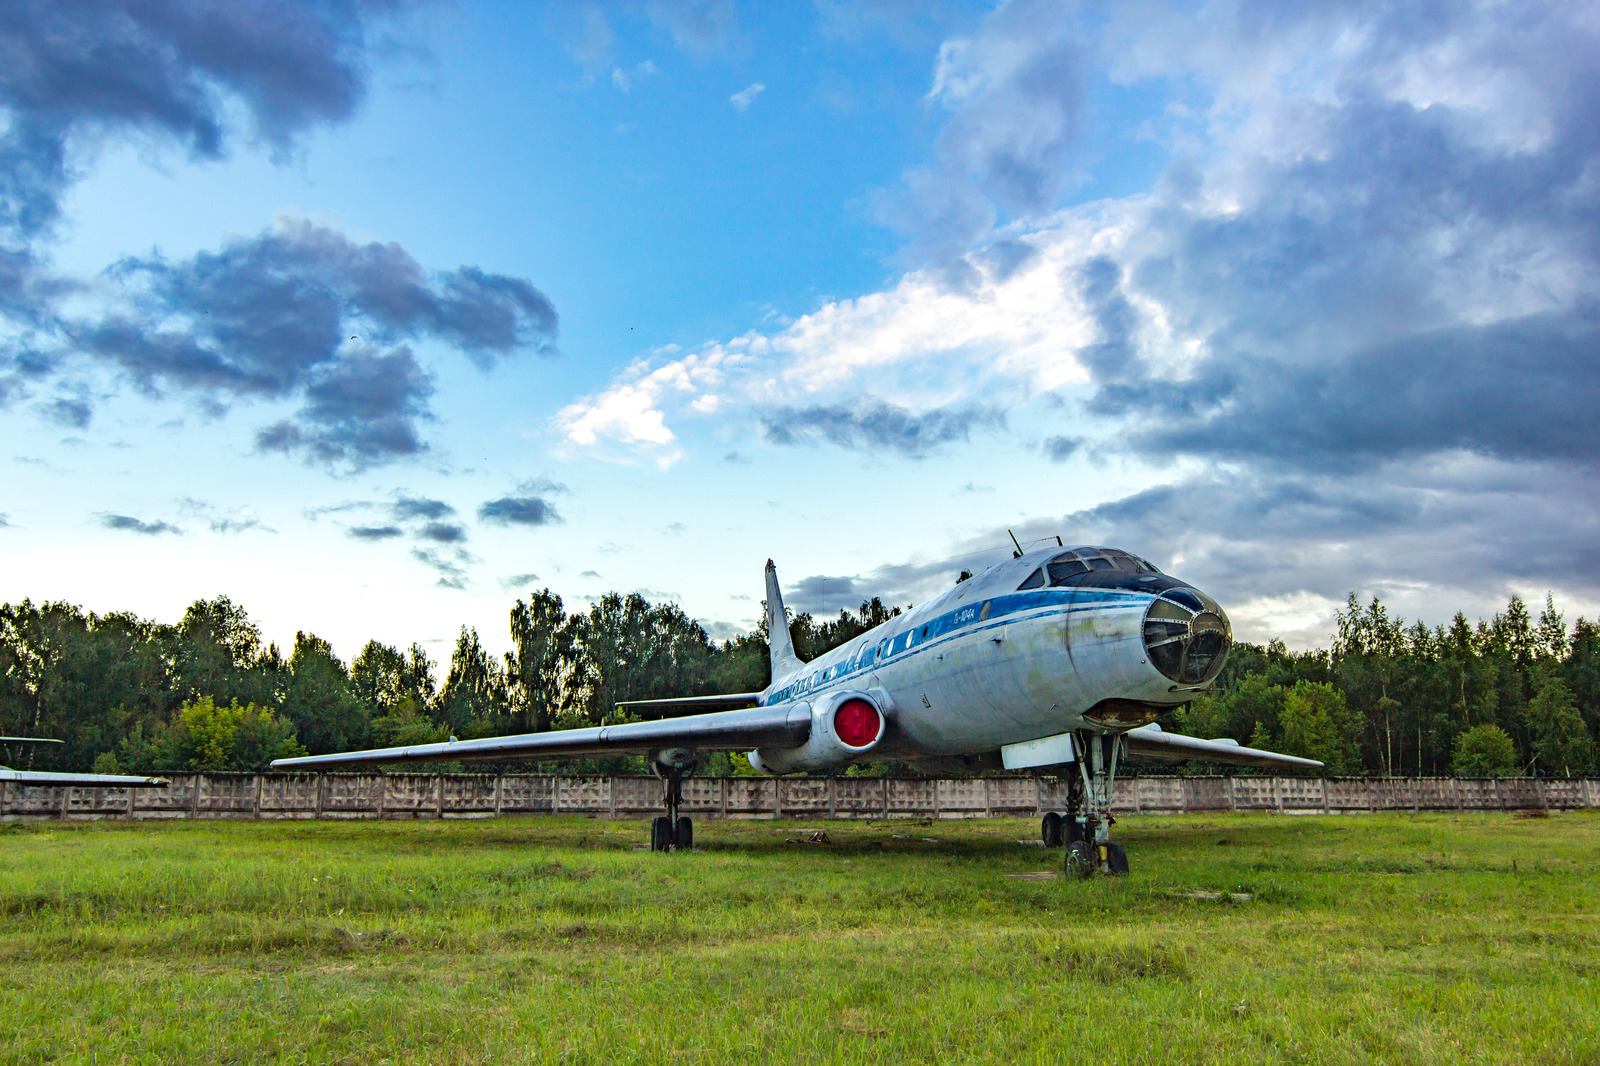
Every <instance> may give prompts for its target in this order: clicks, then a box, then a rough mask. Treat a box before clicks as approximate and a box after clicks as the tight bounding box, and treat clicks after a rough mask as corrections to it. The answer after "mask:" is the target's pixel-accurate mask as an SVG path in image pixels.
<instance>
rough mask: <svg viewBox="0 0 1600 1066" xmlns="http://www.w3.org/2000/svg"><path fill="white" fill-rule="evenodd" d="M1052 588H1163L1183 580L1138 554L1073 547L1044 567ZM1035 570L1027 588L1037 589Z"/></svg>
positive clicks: (1111, 549)
mask: <svg viewBox="0 0 1600 1066" xmlns="http://www.w3.org/2000/svg"><path fill="white" fill-rule="evenodd" d="M1044 572H1045V573H1046V574H1048V575H1049V581H1050V585H1051V586H1052V587H1062V586H1072V587H1076V586H1082V587H1084V588H1128V589H1149V590H1151V591H1159V590H1160V589H1163V588H1168V587H1175V586H1180V585H1182V584H1183V582H1181V581H1175V580H1173V579H1172V578H1168V577H1165V576H1164V575H1163V574H1162V573H1161V571H1160V570H1157V569H1156V568H1155V567H1154V566H1151V565H1150V564H1149V563H1147V562H1145V561H1144V560H1143V559H1141V558H1139V557H1138V556H1137V555H1130V554H1129V553H1128V552H1125V551H1122V550H1120V549H1117V548H1073V549H1071V550H1070V551H1064V552H1062V553H1061V554H1059V555H1057V556H1056V557H1055V558H1053V559H1051V560H1050V561H1049V562H1048V563H1046V564H1045V566H1044ZM1039 576H1040V575H1039V572H1038V571H1035V572H1034V573H1033V574H1032V575H1030V576H1029V578H1028V581H1027V582H1024V583H1023V585H1022V587H1023V588H1037V587H1038V586H1037V585H1034V584H1030V583H1029V582H1032V581H1034V580H1035V579H1036V578H1038V577H1039Z"/></svg>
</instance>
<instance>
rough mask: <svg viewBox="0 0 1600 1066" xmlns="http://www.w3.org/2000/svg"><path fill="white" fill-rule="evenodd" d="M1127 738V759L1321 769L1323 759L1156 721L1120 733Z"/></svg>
mask: <svg viewBox="0 0 1600 1066" xmlns="http://www.w3.org/2000/svg"><path fill="white" fill-rule="evenodd" d="M1123 736H1124V737H1126V738H1127V741H1128V757H1129V758H1130V759H1148V760H1153V761H1156V762H1187V761H1189V760H1194V761H1196V762H1216V763H1228V764H1229V765H1233V766H1265V767H1278V766H1293V767H1299V768H1300V769H1303V770H1320V769H1322V765H1323V764H1322V763H1320V762H1318V761H1317V760H1315V759H1302V758H1299V757H1298V756H1295V755H1280V754H1278V753H1277V752H1275V751H1262V750H1261V749H1260V748H1246V747H1242V746H1241V745H1240V744H1239V742H1238V741H1236V740H1201V739H1200V738H1199V737H1186V736H1184V735H1183V734H1182V733H1168V732H1166V731H1165V730H1163V729H1162V728H1161V727H1160V726H1158V725H1147V726H1141V727H1140V728H1138V729H1130V730H1128V732H1126V733H1124V734H1123Z"/></svg>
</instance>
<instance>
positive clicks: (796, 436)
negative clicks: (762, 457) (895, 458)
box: [761, 398, 1005, 459]
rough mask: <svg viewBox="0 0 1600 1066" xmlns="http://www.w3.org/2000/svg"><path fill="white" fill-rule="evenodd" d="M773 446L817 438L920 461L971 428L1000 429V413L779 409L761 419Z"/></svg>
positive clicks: (890, 407) (873, 405) (863, 406)
mask: <svg viewBox="0 0 1600 1066" xmlns="http://www.w3.org/2000/svg"><path fill="white" fill-rule="evenodd" d="M761 423H762V430H763V432H764V434H765V436H766V439H767V440H768V441H770V442H771V443H773V444H780V445H796V444H805V443H810V442H812V441H815V440H818V439H821V440H826V441H828V442H829V443H832V444H836V445H838V446H839V447H841V448H853V449H861V450H871V449H874V448H878V449H885V448H886V449H889V450H892V451H896V452H899V453H900V454H901V455H904V456H907V457H908V458H912V459H919V458H922V457H923V456H924V455H926V454H927V453H928V452H929V451H931V450H933V449H934V448H937V447H939V446H940V445H943V444H950V443H952V442H954V441H965V440H967V439H968V437H969V434H970V433H971V431H972V429H973V428H974V427H987V426H1000V425H1004V423H1005V416H1004V414H1003V413H1002V412H1001V411H999V410H997V409H995V408H987V407H977V406H968V407H960V408H940V409H937V410H933V411H928V412H926V413H924V414H920V415H918V414H913V413H912V412H911V411H909V410H907V409H906V408H904V407H898V406H895V405H894V404H888V403H884V402H883V401H882V400H873V399H871V398H866V399H863V400H860V401H858V402H857V403H855V404H828V405H817V406H813V407H779V408H774V409H772V410H769V411H767V412H765V413H764V414H763V415H762V416H761Z"/></svg>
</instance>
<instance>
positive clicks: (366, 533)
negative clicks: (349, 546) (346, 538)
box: [346, 526, 405, 540]
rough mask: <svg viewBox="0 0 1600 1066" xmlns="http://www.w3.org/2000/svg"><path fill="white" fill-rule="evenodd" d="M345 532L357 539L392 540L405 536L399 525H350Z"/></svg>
mask: <svg viewBox="0 0 1600 1066" xmlns="http://www.w3.org/2000/svg"><path fill="white" fill-rule="evenodd" d="M346 532H348V533H349V534H350V536H352V537H354V538H356V539H357V540H393V539H394V538H395V537H403V536H405V530H403V529H401V528H400V527H399V526H351V527H350V529H349V530H347V531H346Z"/></svg>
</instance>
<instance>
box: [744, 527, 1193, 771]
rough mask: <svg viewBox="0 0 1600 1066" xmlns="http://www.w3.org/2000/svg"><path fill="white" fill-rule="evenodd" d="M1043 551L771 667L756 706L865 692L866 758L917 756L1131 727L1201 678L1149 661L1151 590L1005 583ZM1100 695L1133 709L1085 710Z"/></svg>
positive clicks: (1097, 703)
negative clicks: (1179, 675) (869, 730)
mask: <svg viewBox="0 0 1600 1066" xmlns="http://www.w3.org/2000/svg"><path fill="white" fill-rule="evenodd" d="M1054 554H1056V553H1055V552H1053V551H1046V552H1034V553H1029V554H1027V555H1024V556H1021V557H1019V558H1018V559H1015V560H1013V561H1012V562H1011V563H1007V564H1002V565H1001V566H997V567H995V568H993V569H992V570H990V571H988V572H986V573H985V574H983V575H982V576H981V577H979V578H974V579H971V580H968V581H965V582H962V583H961V584H959V585H957V586H955V587H954V588H952V589H950V590H948V591H947V592H945V593H943V594H941V595H940V596H938V597H935V598H934V599H932V600H930V601H928V602H926V603H923V604H919V605H918V606H917V607H916V608H914V609H913V610H910V611H908V612H906V613H905V614H902V615H898V616H896V617H894V618H892V619H890V620H889V621H887V622H885V623H883V624H882V625H880V626H878V627H876V628H874V629H872V630H870V631H869V632H867V633H864V634H862V635H861V636H859V637H857V638H855V639H854V640H851V641H850V642H849V643H847V644H844V645H842V646H840V647H838V648H835V649H833V650H832V651H829V652H827V653H826V654H824V655H821V656H819V657H818V658H816V659H814V660H812V661H811V662H808V663H805V664H803V665H802V666H801V668H800V669H799V670H797V671H794V672H792V673H789V674H787V675H785V676H783V677H779V678H776V679H774V682H773V684H772V685H771V687H769V688H768V689H767V690H766V691H765V692H764V693H763V695H762V699H761V702H762V704H763V705H767V704H776V703H785V702H789V701H795V700H804V701H808V702H816V701H817V700H818V699H820V698H823V697H825V696H827V695H828V694H830V693H834V692H837V691H859V692H865V693H868V694H872V695H875V696H876V697H877V701H878V702H880V703H883V704H886V707H885V710H886V712H887V715H888V718H889V724H890V729H889V732H888V735H887V736H885V737H884V742H883V743H882V744H881V745H880V746H879V747H878V748H877V749H876V751H875V757H882V756H885V755H894V756H900V757H908V758H916V757H918V756H959V755H969V754H979V753H987V752H994V751H996V750H997V749H999V748H1001V747H1004V746H1006V745H1009V744H1016V743H1021V742H1025V741H1030V740H1034V739H1037V738H1039V737H1044V736H1050V735H1053V734H1059V733H1066V732H1069V731H1072V730H1078V729H1084V728H1091V729H1095V730H1097V731H1106V730H1108V729H1112V730H1116V729H1121V728H1131V727H1133V726H1136V725H1141V724H1143V723H1144V721H1148V720H1151V719H1153V718H1154V716H1155V714H1156V713H1158V711H1159V710H1160V709H1161V708H1164V707H1169V706H1173V705H1177V704H1181V703H1185V702H1187V701H1189V700H1191V699H1193V698H1194V697H1195V695H1196V694H1198V693H1199V692H1202V691H1204V690H1205V689H1206V688H1207V687H1209V685H1210V680H1209V679H1207V680H1206V681H1205V682H1204V683H1201V684H1188V685H1185V684H1180V683H1178V682H1176V681H1174V680H1173V679H1172V678H1170V677H1168V676H1166V675H1164V674H1163V673H1162V672H1161V671H1160V670H1158V669H1156V667H1155V666H1154V665H1152V663H1151V661H1150V659H1151V656H1150V652H1149V650H1148V649H1147V647H1146V637H1145V628H1144V627H1145V619H1146V615H1147V613H1148V612H1149V610H1150V608H1151V606H1152V604H1153V603H1154V602H1155V601H1156V599H1157V592H1155V591H1143V590H1140V589H1124V588H1093V587H1041V588H1033V589H1026V590H1019V589H1018V588H1017V586H1018V584H1019V583H1020V582H1022V581H1023V580H1024V579H1026V577H1027V576H1028V574H1029V573H1031V572H1033V571H1034V570H1035V569H1037V568H1038V567H1040V566H1042V565H1044V561H1045V560H1047V559H1049V558H1050V557H1051V556H1052V555H1054ZM1168 580H1169V581H1170V579H1168ZM1106 701H1117V703H1118V705H1119V706H1124V707H1126V706H1130V705H1144V706H1143V708H1141V709H1142V710H1144V712H1145V713H1144V717H1143V719H1142V720H1139V719H1138V718H1137V717H1135V718H1129V717H1128V716H1127V714H1126V713H1124V714H1123V716H1122V717H1121V719H1120V720H1119V719H1117V718H1116V717H1115V716H1113V717H1112V720H1110V721H1108V720H1107V718H1106V716H1105V715H1103V714H1102V715H1099V716H1097V717H1096V718H1095V719H1093V720H1091V719H1086V718H1085V713H1086V712H1091V711H1093V710H1094V709H1095V708H1097V707H1103V706H1104V705H1105V704H1106Z"/></svg>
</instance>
